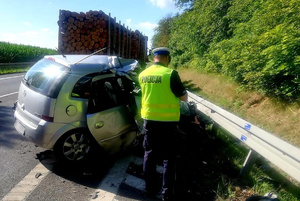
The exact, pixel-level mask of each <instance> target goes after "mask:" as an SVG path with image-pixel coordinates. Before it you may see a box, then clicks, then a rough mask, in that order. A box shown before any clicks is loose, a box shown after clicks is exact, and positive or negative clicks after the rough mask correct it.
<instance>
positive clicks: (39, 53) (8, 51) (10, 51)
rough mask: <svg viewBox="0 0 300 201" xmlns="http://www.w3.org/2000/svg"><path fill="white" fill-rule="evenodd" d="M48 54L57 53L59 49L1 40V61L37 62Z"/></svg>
mask: <svg viewBox="0 0 300 201" xmlns="http://www.w3.org/2000/svg"><path fill="white" fill-rule="evenodd" d="M48 54H57V51H56V50H52V49H47V48H40V47H34V46H29V45H17V44H12V43H7V42H0V63H15V62H35V61H38V60H39V59H41V58H42V57H43V56H44V55H48Z"/></svg>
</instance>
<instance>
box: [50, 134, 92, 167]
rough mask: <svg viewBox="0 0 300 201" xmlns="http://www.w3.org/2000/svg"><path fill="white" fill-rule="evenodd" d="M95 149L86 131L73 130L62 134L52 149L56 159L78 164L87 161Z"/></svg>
mask: <svg viewBox="0 0 300 201" xmlns="http://www.w3.org/2000/svg"><path fill="white" fill-rule="evenodd" d="M94 147H95V143H94V140H93V139H92V138H91V137H90V134H89V133H88V131H86V130H83V129H82V130H81V129H79V130H74V131H71V132H68V133H66V134H64V135H63V136H62V137H61V138H60V139H59V141H58V142H57V143H56V145H55V147H54V153H55V154H56V157H57V158H58V159H59V160H60V161H63V162H70V163H78V162H82V161H85V160H88V158H89V157H90V155H91V153H92V152H93V150H94Z"/></svg>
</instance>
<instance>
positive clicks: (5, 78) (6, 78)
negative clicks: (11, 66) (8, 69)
mask: <svg viewBox="0 0 300 201" xmlns="http://www.w3.org/2000/svg"><path fill="white" fill-rule="evenodd" d="M23 76H24V75H18V76H12V77H4V78H0V80H8V79H14V78H19V77H23Z"/></svg>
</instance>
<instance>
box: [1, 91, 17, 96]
mask: <svg viewBox="0 0 300 201" xmlns="http://www.w3.org/2000/svg"><path fill="white" fill-rule="evenodd" d="M17 93H18V91H16V92H13V93H9V94H5V95H2V96H0V98H4V97H6V96H11V95H14V94H17Z"/></svg>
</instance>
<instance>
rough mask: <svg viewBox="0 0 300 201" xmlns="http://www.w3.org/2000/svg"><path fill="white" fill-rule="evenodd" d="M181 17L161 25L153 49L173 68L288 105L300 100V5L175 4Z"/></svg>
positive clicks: (268, 1)
mask: <svg viewBox="0 0 300 201" xmlns="http://www.w3.org/2000/svg"><path fill="white" fill-rule="evenodd" d="M175 2H176V5H177V6H178V7H181V8H182V9H184V11H183V12H182V13H181V14H176V15H174V16H171V15H168V16H166V17H164V18H163V19H161V20H160V22H159V26H158V27H157V28H156V29H155V35H154V37H153V38H152V44H153V47H158V46H168V47H170V48H171V49H172V63H171V64H172V66H173V67H174V68H178V67H180V66H186V67H189V68H198V69H201V70H204V71H206V72H215V73H222V74H225V75H228V76H230V77H231V78H232V79H234V80H235V81H236V82H238V83H240V84H242V85H244V86H246V87H247V88H249V89H253V90H257V91H259V92H262V93H264V94H267V95H271V96H273V97H278V98H280V99H282V100H286V101H290V102H293V101H297V100H299V96H300V55H299V53H300V12H299V10H300V1H299V0H175Z"/></svg>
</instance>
